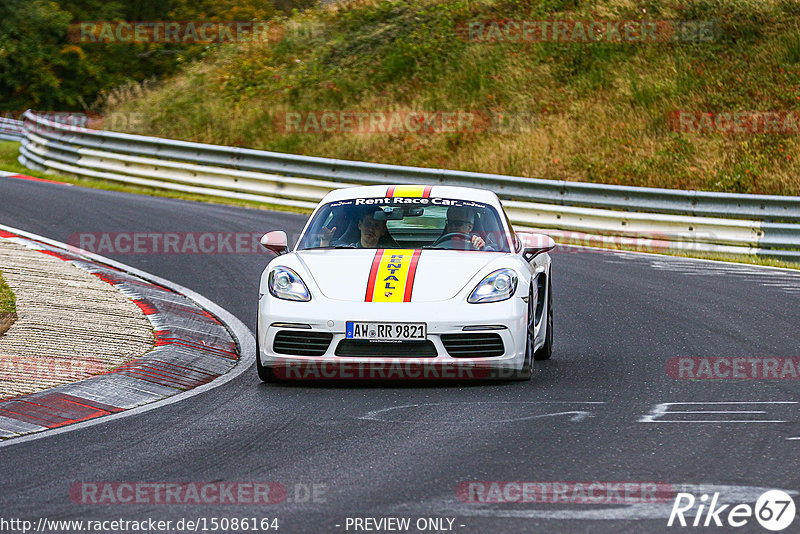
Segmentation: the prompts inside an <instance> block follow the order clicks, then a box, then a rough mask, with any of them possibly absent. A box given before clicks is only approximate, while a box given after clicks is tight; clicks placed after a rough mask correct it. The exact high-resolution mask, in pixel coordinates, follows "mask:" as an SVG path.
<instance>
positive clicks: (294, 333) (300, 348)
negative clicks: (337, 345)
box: [272, 330, 333, 356]
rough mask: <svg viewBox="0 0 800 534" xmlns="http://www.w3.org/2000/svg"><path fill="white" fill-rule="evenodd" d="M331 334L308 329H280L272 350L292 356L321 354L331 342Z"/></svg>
mask: <svg viewBox="0 0 800 534" xmlns="http://www.w3.org/2000/svg"><path fill="white" fill-rule="evenodd" d="M332 339H333V334H330V333H328V332H310V331H308V330H281V331H280V332H278V333H277V334H276V335H275V341H274V342H273V343H272V350H273V351H274V352H276V353H278V354H291V355H293V356H322V355H323V354H325V352H327V350H328V346H329V345H330V344H331V340H332Z"/></svg>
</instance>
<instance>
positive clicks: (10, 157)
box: [0, 141, 311, 213]
mask: <svg viewBox="0 0 800 534" xmlns="http://www.w3.org/2000/svg"><path fill="white" fill-rule="evenodd" d="M19 146H20V144H19V143H17V142H14V141H0V170H3V171H8V172H15V173H18V174H25V175H27V176H34V177H36V178H44V179H46V180H53V181H55V182H63V183H67V184H73V185H78V186H81V187H91V188H93V189H105V190H107V191H120V192H123V193H136V194H139V195H149V196H156V197H167V198H177V199H181V200H192V201H196V202H210V203H214V204H224V205H227V206H240V207H245V208H256V209H262V210H279V211H290V212H294V213H311V210H309V209H304V208H295V207H291V206H280V205H276V204H269V203H265V202H256V201H251V200H239V199H233V198H225V197H216V196H212V195H198V194H195V193H184V192H181V191H172V190H169V189H158V188H154V187H143V186H138V185H128V184H124V183H120V182H113V181H110V180H101V179H97V178H84V177H79V176H71V175H65V174H60V173H50V172H40V171H33V170H31V169H28V168H27V167H25V166H24V165H22V164H21V163H19V161H17V156H18V155H19Z"/></svg>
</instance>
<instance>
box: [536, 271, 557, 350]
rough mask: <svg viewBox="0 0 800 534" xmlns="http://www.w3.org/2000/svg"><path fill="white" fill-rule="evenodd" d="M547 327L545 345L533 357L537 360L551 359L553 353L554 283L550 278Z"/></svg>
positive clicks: (548, 283)
mask: <svg viewBox="0 0 800 534" xmlns="http://www.w3.org/2000/svg"><path fill="white" fill-rule="evenodd" d="M551 276H552V274H551ZM545 328H547V331H546V332H545V334H544V345H542V346H541V347H539V350H537V351H536V352H535V353H533V359H534V360H536V361H542V360H549V359H550V357H551V356H552V355H553V283H552V281H551V280H550V279H549V278H548V280H547V323H546V325H545Z"/></svg>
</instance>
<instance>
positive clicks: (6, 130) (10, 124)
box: [0, 117, 23, 141]
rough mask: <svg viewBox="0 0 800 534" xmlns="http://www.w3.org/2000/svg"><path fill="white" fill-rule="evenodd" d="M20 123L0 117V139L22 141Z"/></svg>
mask: <svg viewBox="0 0 800 534" xmlns="http://www.w3.org/2000/svg"><path fill="white" fill-rule="evenodd" d="M22 137H23V132H22V121H18V120H14V119H7V118H5V117H0V139H5V140H6V141H22Z"/></svg>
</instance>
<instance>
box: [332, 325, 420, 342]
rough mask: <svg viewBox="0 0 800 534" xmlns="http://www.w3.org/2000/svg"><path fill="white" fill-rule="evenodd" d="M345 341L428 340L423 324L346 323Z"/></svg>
mask: <svg viewBox="0 0 800 534" xmlns="http://www.w3.org/2000/svg"><path fill="white" fill-rule="evenodd" d="M345 337H347V339H372V340H375V341H406V340H425V339H427V338H428V332H427V325H426V324H425V323H374V322H359V321H347V332H346V336H345Z"/></svg>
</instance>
